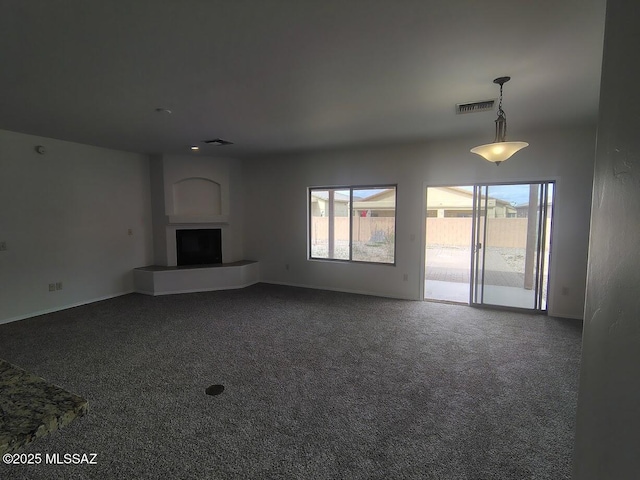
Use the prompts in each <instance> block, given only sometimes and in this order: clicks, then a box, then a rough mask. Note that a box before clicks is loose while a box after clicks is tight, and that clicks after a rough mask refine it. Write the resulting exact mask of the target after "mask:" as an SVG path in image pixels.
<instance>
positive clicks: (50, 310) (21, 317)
mask: <svg viewBox="0 0 640 480" xmlns="http://www.w3.org/2000/svg"><path fill="white" fill-rule="evenodd" d="M130 293H135V292H134V290H129V291H126V292H120V293H114V294H112V295H106V296H104V297H98V298H92V299H90V300H83V301H82V302H77V303H72V304H69V305H63V306H59V307H53V308H47V309H46V310H39V311H37V312H31V313H28V314H26V315H19V316H17V317H11V318H5V319H4V320H0V325H2V324H5V323H11V322H17V321H18V320H24V319H26V318H33V317H37V316H39V315H45V314H47V313H54V312H59V311H61V310H67V309H69V308H74V307H80V306H82V305H88V304H90V303H95V302H101V301H102V300H109V299H110V298H116V297H121V296H123V295H129V294H130Z"/></svg>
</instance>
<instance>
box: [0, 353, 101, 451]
mask: <svg viewBox="0 0 640 480" xmlns="http://www.w3.org/2000/svg"><path fill="white" fill-rule="evenodd" d="M87 407H88V402H87V401H86V400H85V399H84V398H82V397H79V396H78V395H75V394H73V393H69V392H67V391H66V390H64V389H62V388H60V387H58V386H56V385H53V384H51V383H49V382H47V381H46V380H44V379H42V378H40V377H38V376H36V375H33V374H32V373H29V372H27V371H25V370H23V369H21V368H19V367H16V366H15V365H12V364H11V363H9V362H6V361H5V360H2V359H0V455H3V454H4V453H10V452H15V451H17V450H19V449H20V448H22V447H23V446H25V445H27V444H29V443H31V442H33V441H34V440H36V439H38V438H40V437H43V436H45V435H48V434H49V433H51V432H54V431H55V430H57V429H58V428H62V427H64V426H65V425H68V424H70V423H71V422H72V421H74V420H75V419H76V418H78V417H81V416H83V415H85V414H86V413H87Z"/></svg>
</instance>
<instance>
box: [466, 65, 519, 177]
mask: <svg viewBox="0 0 640 480" xmlns="http://www.w3.org/2000/svg"><path fill="white" fill-rule="evenodd" d="M509 80H511V77H499V78H496V79H495V80H494V81H493V83H497V84H498V85H500V104H499V105H498V118H497V119H496V138H495V139H494V140H493V143H488V144H486V145H479V146H477V147H475V148H472V149H471V153H476V154H478V155H480V156H481V157H483V158H484V159H485V160H488V161H489V162H493V163H495V164H496V165H500V164H501V163H502V162H504V161H505V160H508V159H509V158H510V157H511V155H513V154H514V153H516V152H517V151H518V150H522V149H523V148H524V147H528V146H529V144H528V143H527V142H507V140H506V139H507V116H506V115H505V113H504V110H502V86H503V85H504V84H505V83H507V82H508V81H509Z"/></svg>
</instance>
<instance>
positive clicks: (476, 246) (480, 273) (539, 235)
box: [469, 180, 557, 314]
mask: <svg viewBox="0 0 640 480" xmlns="http://www.w3.org/2000/svg"><path fill="white" fill-rule="evenodd" d="M502 185H539V191H538V207H537V209H536V211H537V212H538V215H537V221H536V228H537V232H536V246H535V263H534V306H533V308H523V307H515V306H514V307H512V306H503V305H495V304H491V303H486V302H485V301H484V292H485V288H484V287H485V265H486V263H485V260H486V246H487V219H488V215H487V214H488V203H489V202H488V197H489V187H492V186H502ZM550 185H553V197H554V198H555V196H556V185H557V182H556V180H535V181H514V182H495V183H491V182H486V183H474V184H473V220H472V228H471V230H472V233H471V242H472V243H471V259H470V262H471V270H470V285H469V304H470V305H471V306H473V307H490V308H499V309H507V310H518V311H526V312H536V313H543V314H546V313H547V312H548V309H549V302H548V293H549V284H550V274H551V271H550V267H551V252H552V242H551V239H552V236H551V234H552V230H553V209H554V208H555V203H556V202H555V201H553V202H552V203H551V209H549V186H550ZM483 196H484V202H483ZM550 210H551V211H550ZM549 215H550V220H551V221H550V222H548V219H549ZM548 223H549V228H548V229H547V224H548ZM547 238H549V247H548V250H549V251H548V258H549V265H548V266H547V273H546V274H545V273H544V269H545V256H546V255H545V251H546V245H547ZM545 277H546V282H545ZM545 286H546V290H547V302H546V305H545V306H544V308H542V301H543V295H544V288H545Z"/></svg>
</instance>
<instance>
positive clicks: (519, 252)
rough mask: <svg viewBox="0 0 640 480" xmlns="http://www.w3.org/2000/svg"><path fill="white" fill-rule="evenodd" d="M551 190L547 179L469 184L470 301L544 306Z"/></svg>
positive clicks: (545, 304)
mask: <svg viewBox="0 0 640 480" xmlns="http://www.w3.org/2000/svg"><path fill="white" fill-rule="evenodd" d="M553 193H554V184H553V183H552V182H536V183H522V184H501V185H489V184H485V185H475V186H474V188H473V223H472V255H471V286H470V295H469V300H470V303H471V304H473V305H494V306H503V307H511V308H523V309H530V310H538V311H544V310H546V309H547V282H548V276H549V275H548V271H549V260H550V238H551V223H552V218H551V217H552V210H553V208H552V205H553Z"/></svg>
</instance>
